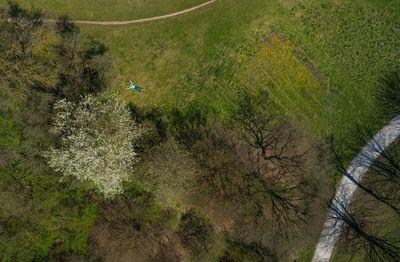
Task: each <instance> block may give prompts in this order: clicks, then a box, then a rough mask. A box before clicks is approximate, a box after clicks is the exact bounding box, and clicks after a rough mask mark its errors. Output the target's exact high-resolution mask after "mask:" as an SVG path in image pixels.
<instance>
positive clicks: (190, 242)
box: [178, 208, 213, 254]
mask: <svg viewBox="0 0 400 262" xmlns="http://www.w3.org/2000/svg"><path fill="white" fill-rule="evenodd" d="M212 233H213V229H212V227H211V225H210V224H209V222H208V221H207V220H206V219H205V218H203V217H201V216H199V214H198V213H197V212H196V211H195V210H194V209H192V208H191V209H189V210H188V211H186V212H185V213H183V214H182V215H181V220H180V222H179V226H178V235H179V237H180V239H181V241H182V243H183V244H184V245H185V246H186V247H189V248H190V249H191V250H192V252H193V253H194V254H198V253H201V252H202V251H205V250H207V249H208V245H209V241H210V240H211V238H212Z"/></svg>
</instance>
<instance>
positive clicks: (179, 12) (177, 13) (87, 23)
mask: <svg viewBox="0 0 400 262" xmlns="http://www.w3.org/2000/svg"><path fill="white" fill-rule="evenodd" d="M215 1H217V0H210V1H208V2H205V3H203V4H200V5H197V6H194V7H191V8H188V9H185V10H182V11H178V12H175V13H171V14H167V15H162V16H155V17H149V18H142V19H136V20H126V21H93V20H74V21H73V22H74V23H75V24H86V25H129V24H139V23H144V22H149V21H156V20H163V19H167V18H171V17H174V16H178V15H182V14H186V13H189V12H193V11H194V10H197V9H200V8H202V7H204V6H207V5H209V4H212V3H214V2H215ZM44 21H45V22H47V23H55V22H56V21H57V20H55V19H44Z"/></svg>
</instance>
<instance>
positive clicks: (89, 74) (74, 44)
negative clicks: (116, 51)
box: [57, 17, 112, 101]
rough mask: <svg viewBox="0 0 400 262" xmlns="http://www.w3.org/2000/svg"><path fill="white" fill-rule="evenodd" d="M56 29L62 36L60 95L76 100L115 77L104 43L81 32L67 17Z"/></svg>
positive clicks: (60, 47)
mask: <svg viewBox="0 0 400 262" xmlns="http://www.w3.org/2000/svg"><path fill="white" fill-rule="evenodd" d="M57 31H58V32H59V33H60V34H61V36H62V41H61V43H60V44H59V45H58V46H57V51H58V54H59V57H60V58H59V59H60V60H59V63H58V64H59V68H58V69H59V79H60V82H59V83H58V85H57V92H58V93H59V95H61V96H63V97H66V98H68V99H69V100H73V101H77V100H79V98H80V97H81V96H82V95H87V94H93V93H96V92H99V91H102V90H104V89H105V88H106V86H107V85H108V84H109V80H110V78H111V76H112V64H111V59H110V58H109V57H108V56H107V55H106V52H107V49H106V47H105V45H104V44H102V43H100V42H98V41H96V40H94V39H92V38H90V37H88V36H86V35H84V34H81V33H80V32H79V29H78V28H77V27H74V26H73V25H72V24H71V22H70V21H69V20H68V19H67V18H65V17H61V18H60V19H59V20H58V22H57Z"/></svg>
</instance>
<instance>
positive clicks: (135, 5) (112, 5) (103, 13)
mask: <svg viewBox="0 0 400 262" xmlns="http://www.w3.org/2000/svg"><path fill="white" fill-rule="evenodd" d="M206 1H207V0H18V1H17V2H18V3H20V4H21V5H22V6H23V7H26V8H40V9H41V10H43V11H44V12H45V13H46V16H48V17H56V16H59V15H65V14H68V15H69V16H70V17H71V18H73V19H86V20H90V19H93V20H133V19H140V18H147V17H152V16H160V15H164V14H168V13H173V12H176V11H180V10H183V9H186V8H191V7H193V6H196V5H199V4H201V3H204V2H206ZM6 2H7V1H6V0H0V3H6Z"/></svg>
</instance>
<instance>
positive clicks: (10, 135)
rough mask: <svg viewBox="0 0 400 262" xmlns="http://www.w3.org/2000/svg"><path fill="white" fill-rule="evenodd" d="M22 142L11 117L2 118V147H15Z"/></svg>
mask: <svg viewBox="0 0 400 262" xmlns="http://www.w3.org/2000/svg"><path fill="white" fill-rule="evenodd" d="M19 142H20V134H19V131H18V129H17V126H16V124H15V122H14V120H13V119H12V118H11V117H5V116H0V146H15V145H18V144H19Z"/></svg>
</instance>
